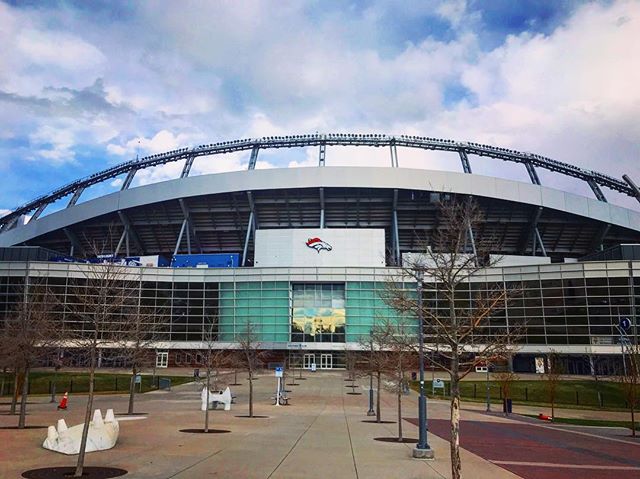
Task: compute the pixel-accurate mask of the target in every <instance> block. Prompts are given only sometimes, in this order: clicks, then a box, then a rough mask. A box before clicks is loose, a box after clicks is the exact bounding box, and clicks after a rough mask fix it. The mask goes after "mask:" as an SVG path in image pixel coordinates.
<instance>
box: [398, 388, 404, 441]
mask: <svg viewBox="0 0 640 479" xmlns="http://www.w3.org/2000/svg"><path fill="white" fill-rule="evenodd" d="M402 379H403V378H402V376H400V380H399V381H398V442H402Z"/></svg>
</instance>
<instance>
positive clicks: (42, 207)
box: [29, 203, 49, 223]
mask: <svg viewBox="0 0 640 479" xmlns="http://www.w3.org/2000/svg"><path fill="white" fill-rule="evenodd" d="M47 206H49V204H48V203H45V204H43V205H40V206H38V208H37V209H36V211H34V213H33V214H32V215H31V219H30V220H29V223H31V222H32V221H35V220H37V219H38V218H39V217H40V215H41V214H42V213H43V212H44V210H45V209H46V208H47Z"/></svg>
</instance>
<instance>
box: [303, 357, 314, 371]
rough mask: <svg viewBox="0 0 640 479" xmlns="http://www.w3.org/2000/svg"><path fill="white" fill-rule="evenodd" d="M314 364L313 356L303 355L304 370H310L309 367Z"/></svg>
mask: <svg viewBox="0 0 640 479" xmlns="http://www.w3.org/2000/svg"><path fill="white" fill-rule="evenodd" d="M315 362H316V355H315V354H305V355H304V368H305V369H311V365H312V364H314V363H315Z"/></svg>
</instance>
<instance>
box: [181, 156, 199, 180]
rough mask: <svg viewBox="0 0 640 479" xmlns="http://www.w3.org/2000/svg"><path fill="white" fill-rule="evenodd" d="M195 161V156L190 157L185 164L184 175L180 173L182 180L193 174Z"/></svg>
mask: <svg viewBox="0 0 640 479" xmlns="http://www.w3.org/2000/svg"><path fill="white" fill-rule="evenodd" d="M195 159H196V157H195V155H194V156H189V157H188V158H187V161H185V162H184V167H183V168H182V173H180V178H186V177H187V176H189V173H190V172H191V167H192V166H193V160H195Z"/></svg>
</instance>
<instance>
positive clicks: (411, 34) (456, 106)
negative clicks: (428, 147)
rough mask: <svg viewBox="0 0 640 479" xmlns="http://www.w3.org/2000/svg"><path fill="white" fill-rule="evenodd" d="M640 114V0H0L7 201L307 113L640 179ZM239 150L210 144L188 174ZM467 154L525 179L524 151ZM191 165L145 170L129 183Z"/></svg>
mask: <svg viewBox="0 0 640 479" xmlns="http://www.w3.org/2000/svg"><path fill="white" fill-rule="evenodd" d="M639 120H640V0H635V1H634V0H616V1H613V0H611V1H593V2H586V1H582V2H581V1H572V0H557V1H551V0H549V1H542V0H519V1H517V2H514V1H511V0H491V1H480V0H466V1H465V0H449V1H440V0H422V1H407V0H402V1H401V0H381V1H372V2H365V1H352V2H349V1H332V0H322V1H321V0H317V1H307V2H303V1H292V2H288V1H252V0H243V1H240V2H238V1H222V0H221V1H215V2H214V1H189V0H187V1H185V0H181V1H167V0H165V1H153V0H148V1H143V2H129V1H111V0H109V1H106V0H105V1H100V0H92V1H91V2H87V1H82V0H78V1H54V0H49V1H47V2H40V1H6V0H0V175H2V177H3V178H4V185H3V187H2V188H0V213H2V212H6V211H8V210H10V209H12V208H14V207H16V206H18V205H20V204H23V203H25V202H27V201H29V200H31V199H33V198H35V197H36V196H39V195H41V194H43V193H46V192H48V191H51V190H53V189H55V188H57V187H59V186H62V185H63V184H66V183H68V182H71V181H73V180H75V179H78V178H80V177H84V176H87V175H90V174H92V173H94V172H96V171H100V170H102V169H105V168H108V167H110V166H113V165H115V164H118V163H121V162H124V161H128V160H131V159H133V158H135V157H136V156H137V155H139V156H145V155H149V154H154V153H160V152H163V151H167V150H172V149H176V148H182V147H189V146H197V145H199V144H203V143H207V144H208V143H215V142H217V141H226V140H234V139H239V138H257V137H261V136H272V135H280V134H281V135H292V134H305V133H315V132H319V133H383V134H395V135H401V134H405V135H419V136H428V137H438V138H448V139H453V140H459V141H473V142H479V143H487V144H491V145H495V146H500V147H504V148H511V149H516V150H521V151H528V152H535V153H538V154H542V155H545V156H548V157H551V158H553V159H556V160H559V161H563V162H567V163H571V164H574V165H577V166H580V167H583V168H587V169H593V170H596V171H600V172H602V173H606V174H609V175H612V176H615V177H617V178H620V177H621V176H622V174H624V173H627V174H629V175H630V176H631V177H632V178H633V179H634V180H636V183H639V184H640V121H639ZM388 155H389V152H388V150H386V149H384V151H383V149H372V148H328V150H327V159H326V164H327V166H332V165H347V164H350V165H356V166H364V165H389V164H390V161H389V157H388ZM398 156H399V164H400V166H401V167H402V166H405V167H418V168H427V169H447V170H453V171H461V166H460V161H459V159H458V157H457V155H452V154H450V153H447V154H445V153H438V152H425V151H420V150H410V149H400V150H399V152H398ZM247 160H248V153H237V154H229V155H224V156H212V157H204V158H199V159H197V160H196V161H195V163H194V166H193V169H192V175H195V174H206V173H215V172H220V171H230V170H238V169H243V168H246V163H247ZM316 164H317V150H316V149H312V148H308V149H292V150H267V151H263V152H261V153H260V156H259V161H258V168H272V167H304V166H315V165H316ZM471 164H472V168H473V171H474V173H479V174H486V175H494V176H500V177H505V178H511V179H516V180H521V181H527V182H528V181H529V180H528V176H527V174H526V171H525V170H524V167H522V165H516V164H509V163H504V162H502V161H500V160H489V159H481V158H476V157H471ZM181 169H182V164H181V163H174V164H169V165H165V166H162V167H157V168H153V169H149V170H144V171H141V172H139V173H138V174H137V175H136V179H135V181H134V183H133V186H137V185H143V184H148V183H151V182H156V181H163V180H166V179H171V178H176V177H177V176H179V174H180V171H181ZM539 175H540V176H541V180H542V182H543V184H545V185H548V186H552V187H555V188H560V189H563V190H566V191H571V192H575V193H579V194H585V195H587V196H590V197H593V195H592V193H591V192H590V190H589V188H588V187H587V186H586V185H584V184H582V182H579V181H576V180H573V179H567V178H564V177H562V176H561V175H557V174H553V173H549V172H545V171H539ZM121 181H122V179H121V178H117V179H114V180H113V181H109V182H106V183H104V184H102V185H98V186H95V187H92V188H90V189H89V190H87V192H86V193H84V194H83V196H82V199H81V201H83V200H85V201H86V200H87V199H90V198H92V197H95V196H99V195H102V194H105V193H107V192H111V191H116V190H118V189H119V185H120V184H121ZM604 191H605V194H606V195H607V196H608V197H609V200H610V201H611V202H612V203H617V204H621V205H624V206H627V207H631V208H634V209H640V205H639V204H638V203H637V202H636V201H635V200H633V199H631V198H628V197H624V196H623V195H619V194H616V193H613V192H610V190H607V189H605V190H604ZM66 201H68V200H66ZM66 201H64V202H62V201H61V202H60V204H62V203H64V204H66ZM60 204H58V205H57V206H56V205H54V206H52V207H51V208H49V209H48V210H47V211H51V210H55V209H56V208H58V207H60Z"/></svg>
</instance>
